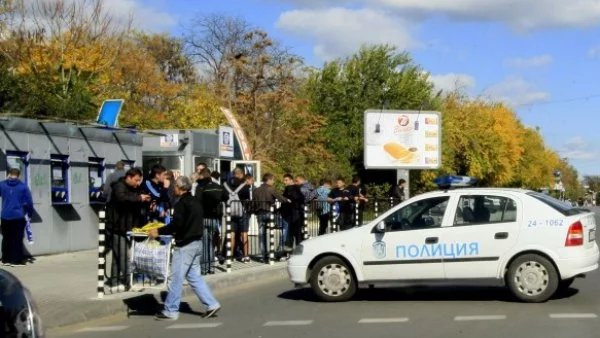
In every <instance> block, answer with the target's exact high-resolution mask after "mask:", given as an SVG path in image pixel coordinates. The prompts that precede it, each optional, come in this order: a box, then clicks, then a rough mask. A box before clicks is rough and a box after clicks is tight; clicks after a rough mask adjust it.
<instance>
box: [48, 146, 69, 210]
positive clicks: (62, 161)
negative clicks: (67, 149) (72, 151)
mask: <svg viewBox="0 0 600 338" xmlns="http://www.w3.org/2000/svg"><path fill="white" fill-rule="evenodd" d="M50 162H51V163H50V179H51V182H52V203H53V204H67V203H69V202H70V201H71V196H70V195H71V194H70V189H69V156H66V155H50Z"/></svg>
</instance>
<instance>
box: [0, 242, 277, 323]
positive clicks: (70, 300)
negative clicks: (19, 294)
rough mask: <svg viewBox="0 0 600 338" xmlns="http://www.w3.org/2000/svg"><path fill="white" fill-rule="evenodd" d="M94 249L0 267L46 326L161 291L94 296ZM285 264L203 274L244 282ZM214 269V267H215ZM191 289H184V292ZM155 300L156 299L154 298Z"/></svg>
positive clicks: (215, 281)
mask: <svg viewBox="0 0 600 338" xmlns="http://www.w3.org/2000/svg"><path fill="white" fill-rule="evenodd" d="M97 260H98V252H97V251H96V250H93V251H81V252H75V253H67V254H61V255H52V256H42V257H37V260H36V261H35V263H33V264H28V265H27V266H25V267H2V268H3V269H5V270H7V271H9V272H11V273H13V274H14V275H16V276H17V277H18V278H19V279H20V280H21V281H22V282H23V284H24V285H25V286H26V287H27V288H29V290H30V291H31V293H32V295H33V297H34V298H35V301H36V303H37V305H38V307H39V311H40V313H41V317H42V320H43V323H44V326H45V327H46V329H51V328H56V327H59V326H66V325H72V324H77V323H81V322H85V321H88V320H93V319H98V318H102V317H106V316H110V315H113V314H116V313H119V312H122V311H126V310H127V306H126V305H125V301H127V299H131V298H136V297H139V296H141V295H144V294H154V295H159V294H160V292H161V290H156V289H146V290H145V291H144V292H141V293H140V292H122V293H117V294H107V295H105V296H104V298H103V299H97V293H96V285H97V266H98V262H97ZM285 266H286V264H285V263H282V262H277V263H275V265H268V264H263V263H257V262H252V263H249V264H243V263H237V262H236V263H234V264H233V266H232V272H231V273H226V272H217V274H215V275H210V276H205V279H206V281H207V283H208V284H209V285H210V286H211V287H212V288H213V289H223V288H227V287H232V286H237V285H243V284H248V283H251V282H255V281H260V280H261V279H265V278H267V277H270V276H273V275H281V274H286V272H285ZM217 270H218V269H217ZM190 293H191V290H190V289H189V288H186V291H185V294H186V295H189V294H190ZM157 299H160V298H158V297H157Z"/></svg>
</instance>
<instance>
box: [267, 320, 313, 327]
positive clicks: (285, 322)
mask: <svg viewBox="0 0 600 338" xmlns="http://www.w3.org/2000/svg"><path fill="white" fill-rule="evenodd" d="M312 322H313V321H312V320H282V321H271V322H266V323H265V324H264V325H263V326H301V325H310V324H312Z"/></svg>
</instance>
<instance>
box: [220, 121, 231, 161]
mask: <svg viewBox="0 0 600 338" xmlns="http://www.w3.org/2000/svg"><path fill="white" fill-rule="evenodd" d="M233 137H234V134H233V128H232V127H228V126H219V157H233Z"/></svg>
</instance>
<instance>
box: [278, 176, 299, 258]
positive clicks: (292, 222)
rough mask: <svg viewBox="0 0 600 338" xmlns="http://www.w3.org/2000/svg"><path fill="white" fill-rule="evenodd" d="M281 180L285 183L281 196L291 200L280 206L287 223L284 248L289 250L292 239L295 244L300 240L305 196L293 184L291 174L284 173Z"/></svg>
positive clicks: (290, 249) (291, 245) (292, 244)
mask: <svg viewBox="0 0 600 338" xmlns="http://www.w3.org/2000/svg"><path fill="white" fill-rule="evenodd" d="M283 182H284V184H285V189H284V190H283V197H285V198H286V199H288V200H289V201H291V203H289V204H284V205H282V207H281V210H282V215H283V217H284V218H285V219H286V221H287V224H288V231H287V237H286V241H285V247H284V250H285V251H286V252H290V251H292V249H293V246H294V240H295V243H296V245H298V244H300V242H302V222H303V215H304V199H305V198H304V195H303V194H302V191H301V190H300V186H298V185H296V184H294V177H293V176H292V175H290V174H286V175H285V176H284V177H283Z"/></svg>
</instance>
